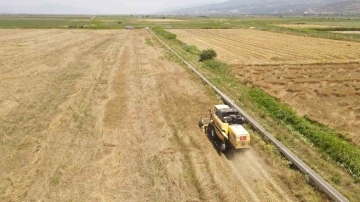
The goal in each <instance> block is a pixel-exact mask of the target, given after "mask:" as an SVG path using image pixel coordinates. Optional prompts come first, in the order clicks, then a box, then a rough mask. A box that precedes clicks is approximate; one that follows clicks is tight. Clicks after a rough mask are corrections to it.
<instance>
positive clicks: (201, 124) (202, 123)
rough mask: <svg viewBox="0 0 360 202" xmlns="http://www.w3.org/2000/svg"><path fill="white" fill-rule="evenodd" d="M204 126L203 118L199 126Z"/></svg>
mask: <svg viewBox="0 0 360 202" xmlns="http://www.w3.org/2000/svg"><path fill="white" fill-rule="evenodd" d="M203 126H204V119H201V120H200V121H199V127H200V128H201V127H203Z"/></svg>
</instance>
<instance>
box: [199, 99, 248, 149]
mask: <svg viewBox="0 0 360 202" xmlns="http://www.w3.org/2000/svg"><path fill="white" fill-rule="evenodd" d="M244 121H245V120H244V118H243V117H241V115H240V114H239V112H238V111H237V110H236V109H233V108H230V107H229V106H228V105H215V107H214V111H211V110H210V118H202V119H201V120H200V122H199V126H200V127H201V128H202V129H203V130H204V132H205V133H206V134H208V135H209V137H210V138H211V139H212V140H214V141H219V142H220V150H221V151H223V152H224V151H226V150H230V149H236V150H238V149H247V148H250V135H249V133H248V132H247V131H246V129H245V128H244V127H243V126H242V125H243V124H244Z"/></svg>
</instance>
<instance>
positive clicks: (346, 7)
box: [313, 0, 360, 14]
mask: <svg viewBox="0 0 360 202" xmlns="http://www.w3.org/2000/svg"><path fill="white" fill-rule="evenodd" d="M313 11H314V12H315V13H329V14H333V13H346V14H360V1H359V0H347V1H343V2H338V3H332V4H327V5H325V6H320V7H316V8H314V9H313Z"/></svg>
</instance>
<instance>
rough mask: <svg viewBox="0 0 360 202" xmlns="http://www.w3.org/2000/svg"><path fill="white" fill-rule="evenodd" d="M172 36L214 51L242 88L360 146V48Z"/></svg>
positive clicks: (260, 35)
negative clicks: (244, 85) (277, 101)
mask: <svg viewBox="0 0 360 202" xmlns="http://www.w3.org/2000/svg"><path fill="white" fill-rule="evenodd" d="M171 31H172V32H174V33H175V34H177V35H178V37H179V38H180V40H183V41H184V42H186V43H188V44H195V45H197V46H199V47H201V48H214V49H215V50H216V51H217V53H218V55H219V59H220V60H222V61H224V62H226V63H230V64H232V65H231V66H232V71H233V72H234V74H236V75H237V77H238V78H239V80H241V81H242V82H245V83H252V84H254V85H256V86H260V87H262V88H263V89H264V90H266V92H268V93H270V94H271V95H273V96H275V97H277V98H279V99H280V100H281V101H284V102H286V103H287V104H289V105H290V106H291V107H293V108H294V109H295V110H296V111H297V112H299V114H301V115H307V116H310V117H311V118H312V119H314V120H316V121H319V122H320V123H323V124H326V125H329V126H331V127H332V128H335V129H337V130H338V131H339V132H341V133H342V134H343V135H344V136H346V137H347V138H349V139H351V140H352V141H353V142H355V143H356V144H358V145H360V140H359V139H358V137H359V135H360V134H359V126H360V107H359V106H360V65H359V64H358V62H359V57H358V56H359V55H360V43H356V42H346V41H335V40H329V39H320V38H310V37H300V36H292V35H285V34H277V33H272V32H265V31H258V30H171ZM356 55H358V56H356ZM311 63H313V64H311ZM338 63H340V64H338ZM341 63H343V64H341ZM351 63H354V64H351ZM254 64H259V65H254Z"/></svg>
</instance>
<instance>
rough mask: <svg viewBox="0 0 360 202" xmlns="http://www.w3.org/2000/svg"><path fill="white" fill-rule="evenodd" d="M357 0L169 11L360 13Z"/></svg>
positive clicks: (270, 0) (249, 2) (237, 3)
mask: <svg viewBox="0 0 360 202" xmlns="http://www.w3.org/2000/svg"><path fill="white" fill-rule="evenodd" d="M353 5H359V1H357V0H347V1H346V0H323V1H321V0H295V1H288V0H229V1H226V2H223V3H217V4H209V5H204V6H198V7H193V8H187V9H180V10H175V11H172V12H168V13H171V14H175V15H244V14H303V13H314V14H316V13H351V14H356V13H360V9H358V8H359V7H358V6H353Z"/></svg>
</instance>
